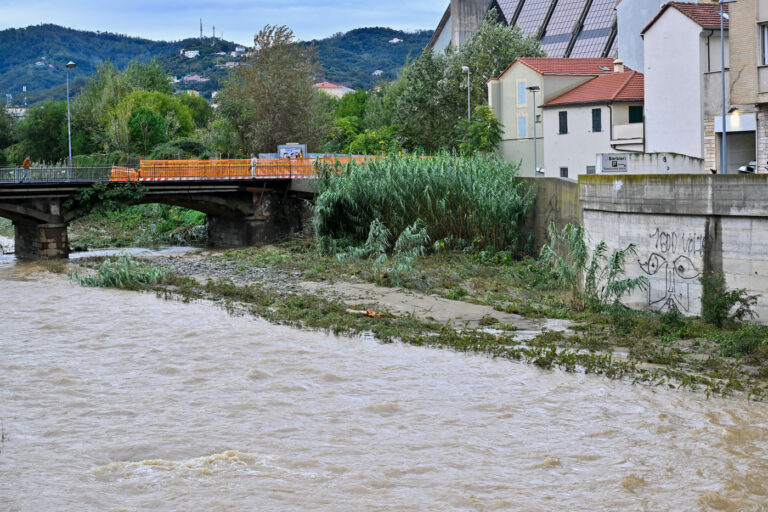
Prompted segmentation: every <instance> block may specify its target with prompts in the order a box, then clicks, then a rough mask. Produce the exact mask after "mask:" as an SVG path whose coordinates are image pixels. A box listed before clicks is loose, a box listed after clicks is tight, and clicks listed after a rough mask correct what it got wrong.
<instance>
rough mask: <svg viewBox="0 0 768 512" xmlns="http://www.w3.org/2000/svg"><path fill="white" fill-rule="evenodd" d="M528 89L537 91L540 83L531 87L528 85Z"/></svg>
mask: <svg viewBox="0 0 768 512" xmlns="http://www.w3.org/2000/svg"><path fill="white" fill-rule="evenodd" d="M526 89H528V90H529V91H531V92H536V91H538V90H539V86H538V85H532V86H530V87H526Z"/></svg>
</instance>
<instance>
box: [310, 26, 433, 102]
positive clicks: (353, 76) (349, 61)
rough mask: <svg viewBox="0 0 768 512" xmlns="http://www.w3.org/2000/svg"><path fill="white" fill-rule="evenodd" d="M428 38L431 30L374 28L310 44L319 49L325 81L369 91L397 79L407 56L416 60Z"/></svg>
mask: <svg viewBox="0 0 768 512" xmlns="http://www.w3.org/2000/svg"><path fill="white" fill-rule="evenodd" d="M431 37H432V31H431V30H419V31H416V32H403V31H401V30H393V29H391V28H381V27H376V28H359V29H355V30H350V31H349V32H347V33H345V34H342V33H338V34H335V35H333V36H331V37H328V38H326V39H316V40H313V41H310V44H314V45H315V47H316V48H317V50H318V56H319V60H320V62H321V64H322V66H323V73H324V75H325V76H324V77H323V78H324V79H326V80H328V81H329V82H334V83H340V84H344V85H347V86H349V87H352V88H355V89H370V88H371V87H373V86H374V85H376V84H378V83H380V82H382V81H391V80H394V79H395V78H397V74H398V73H399V72H400V70H401V69H402V67H403V65H404V64H405V62H406V60H407V59H408V58H409V56H410V58H411V59H415V58H416V57H418V56H419V55H420V54H421V52H422V50H423V49H424V47H425V46H427V43H428V42H429V39H430V38H431ZM377 71H381V73H380V74H379V73H377ZM374 73H376V74H375V75H374Z"/></svg>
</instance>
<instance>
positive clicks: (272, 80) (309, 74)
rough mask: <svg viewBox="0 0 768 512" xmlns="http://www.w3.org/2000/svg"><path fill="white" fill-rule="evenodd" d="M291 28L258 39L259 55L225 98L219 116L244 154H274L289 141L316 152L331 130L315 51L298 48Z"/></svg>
mask: <svg viewBox="0 0 768 512" xmlns="http://www.w3.org/2000/svg"><path fill="white" fill-rule="evenodd" d="M295 43H296V41H295V38H294V35H293V32H292V31H291V29H289V28H288V27H286V26H271V25H267V26H266V27H264V29H262V30H261V31H260V32H259V33H258V34H256V36H255V37H254V54H253V56H252V57H250V58H249V59H248V60H247V62H246V64H247V65H245V66H240V67H239V68H237V69H236V70H235V71H234V72H233V74H232V76H231V77H230V80H229V81H228V82H227V84H226V85H225V87H224V88H223V89H222V91H221V93H220V96H219V97H217V100H218V102H219V110H220V115H221V116H222V117H223V118H225V119H227V120H228V121H230V123H231V124H232V126H235V127H236V128H237V129H238V131H239V133H240V138H241V140H242V142H243V146H242V147H241V148H240V149H242V150H243V152H244V153H259V152H266V151H274V150H275V149H276V146H277V145H278V144H281V143H285V142H287V141H297V142H304V143H306V144H308V145H309V147H310V148H313V149H317V148H318V147H319V146H320V144H321V143H322V141H323V140H324V139H325V135H326V133H327V131H328V127H329V125H330V118H329V116H328V114H327V110H326V108H325V105H326V103H327V102H326V100H325V99H324V98H323V97H322V96H320V94H322V93H319V92H318V91H316V90H315V89H314V87H313V82H314V78H315V76H316V74H317V71H318V64H317V61H316V56H315V51H314V50H313V48H312V47H309V46H304V45H298V44H295Z"/></svg>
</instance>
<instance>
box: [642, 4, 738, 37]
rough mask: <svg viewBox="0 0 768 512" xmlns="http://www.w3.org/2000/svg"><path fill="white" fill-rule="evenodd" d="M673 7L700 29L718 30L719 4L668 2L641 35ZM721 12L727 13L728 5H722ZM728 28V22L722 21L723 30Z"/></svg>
mask: <svg viewBox="0 0 768 512" xmlns="http://www.w3.org/2000/svg"><path fill="white" fill-rule="evenodd" d="M670 7H674V8H675V9H677V10H678V11H680V12H681V13H683V14H684V15H686V16H687V17H689V18H690V19H691V20H693V21H694V22H695V23H697V24H698V25H699V26H701V27H702V28H720V14H718V13H719V12H720V4H690V3H686V2H669V3H668V4H666V5H664V7H662V8H661V10H660V11H659V13H658V14H657V15H656V17H655V18H653V19H652V20H651V22H650V23H649V24H648V25H646V27H645V28H644V29H643V31H642V32H640V33H641V34H645V32H646V30H648V29H649V28H651V26H652V25H653V24H654V23H656V21H657V20H658V19H659V18H661V16H662V15H663V14H664V13H665V12H667V9H669V8H670ZM723 7H724V10H723V12H726V13H727V12H728V4H723ZM727 28H728V20H727V19H723V29H727Z"/></svg>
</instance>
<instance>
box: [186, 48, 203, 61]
mask: <svg viewBox="0 0 768 512" xmlns="http://www.w3.org/2000/svg"><path fill="white" fill-rule="evenodd" d="M199 55H200V52H199V51H198V50H186V51H184V56H185V57H186V58H188V59H194V58H195V57H197V56H199Z"/></svg>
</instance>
